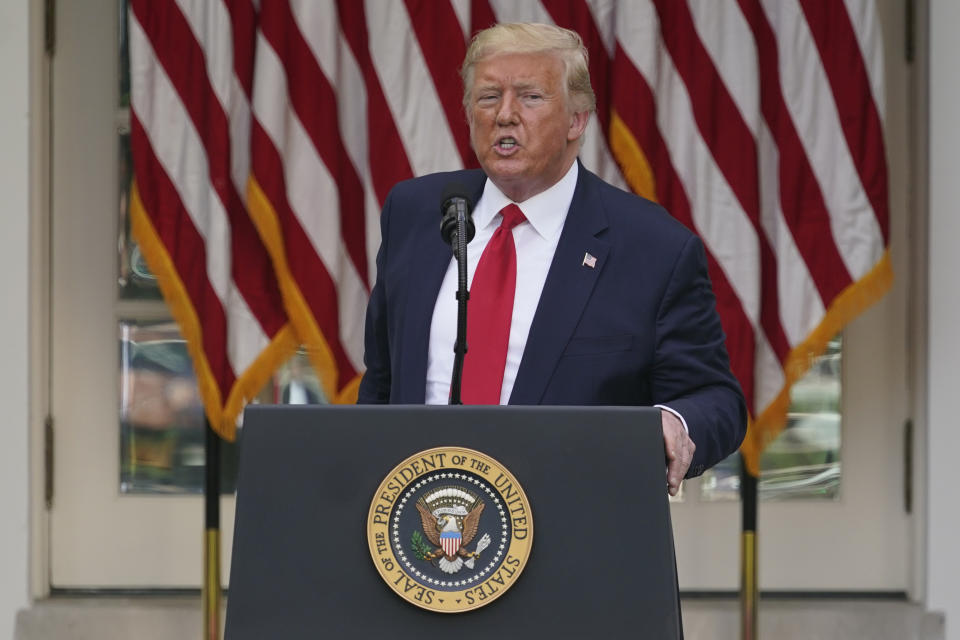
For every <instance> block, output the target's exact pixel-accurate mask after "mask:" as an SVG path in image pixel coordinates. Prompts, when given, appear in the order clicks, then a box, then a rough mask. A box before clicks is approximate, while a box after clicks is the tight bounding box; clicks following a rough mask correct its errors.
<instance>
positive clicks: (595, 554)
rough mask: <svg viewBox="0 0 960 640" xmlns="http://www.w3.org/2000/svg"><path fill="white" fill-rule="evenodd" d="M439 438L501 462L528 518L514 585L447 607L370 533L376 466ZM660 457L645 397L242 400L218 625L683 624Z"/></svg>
mask: <svg viewBox="0 0 960 640" xmlns="http://www.w3.org/2000/svg"><path fill="white" fill-rule="evenodd" d="M440 446H457V447H465V448H469V449H473V450H476V451H479V452H482V453H484V454H486V455H487V456H490V457H491V458H494V459H496V460H497V461H498V462H500V463H502V465H503V466H504V467H506V468H508V469H509V470H510V472H511V473H512V474H513V476H514V477H515V478H516V480H517V481H518V482H519V483H520V485H521V486H522V487H523V490H524V491H525V493H526V497H527V499H528V500H529V505H530V509H531V511H532V520H533V536H532V548H531V551H530V555H529V561H528V562H527V564H526V567H525V568H524V570H523V572H522V573H521V574H520V575H519V576H518V577H517V578H516V581H515V583H514V584H512V586H511V587H510V589H509V590H508V591H506V592H505V593H503V594H502V596H501V597H498V598H497V599H496V600H495V601H493V602H491V603H490V604H488V605H486V606H483V607H481V608H478V609H475V610H472V611H468V612H464V613H456V614H449V613H435V612H433V611H427V610H424V609H421V608H418V607H416V606H414V605H412V604H410V603H409V602H406V601H404V599H402V598H401V597H400V596H398V595H397V594H396V593H394V591H393V590H392V589H391V588H390V587H389V585H388V584H387V583H386V582H385V581H384V579H383V578H381V576H380V574H379V573H378V570H377V568H376V566H375V565H374V562H373V561H372V559H371V551H370V549H369V547H368V541H367V519H368V512H369V511H370V509H371V503H372V501H373V499H374V493H375V492H376V491H377V489H378V487H379V486H380V485H381V483H382V482H383V481H384V478H385V477H386V476H387V474H388V473H390V471H391V470H392V469H394V467H395V466H396V465H397V464H398V463H400V462H401V461H403V460H405V459H407V458H409V457H410V456H411V455H413V454H416V453H418V452H421V451H424V450H428V449H433V448H435V447H440ZM664 469H665V467H664V451H663V436H662V431H661V426H660V412H659V410H658V409H649V408H633V407H597V408H589V407H474V406H455V407H448V406H433V407H424V406H336V407H334V406H331V407H257V406H252V407H249V408H248V409H247V411H246V413H245V416H244V426H243V429H242V431H241V436H240V466H239V477H238V489H237V507H236V508H237V512H236V519H235V530H234V542H233V558H232V569H231V575H230V585H229V598H228V601H227V614H226V634H225V638H226V640H246V639H253V638H256V639H262V638H285V639H296V638H337V639H341V638H343V639H347V638H364V639H369V638H379V637H383V638H388V637H389V638H390V639H391V640H394V639H395V640H406V639H413V638H418V639H419V638H422V637H423V636H424V635H425V634H429V635H430V636H435V637H451V638H452V637H456V638H457V639H458V640H473V639H480V638H484V639H486V640H489V639H490V638H494V637H505V638H585V637H607V638H628V637H633V638H657V639H661V638H677V637H680V636H681V632H680V614H679V600H678V593H677V581H676V565H675V557H674V548H673V534H672V529H671V524H670V511H669V505H668V501H667V492H666V478H665V472H664ZM437 634H439V636H437Z"/></svg>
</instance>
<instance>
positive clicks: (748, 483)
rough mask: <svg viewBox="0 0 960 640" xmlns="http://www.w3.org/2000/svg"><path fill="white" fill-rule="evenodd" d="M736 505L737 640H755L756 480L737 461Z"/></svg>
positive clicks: (756, 599)
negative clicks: (740, 512) (739, 513)
mask: <svg viewBox="0 0 960 640" xmlns="http://www.w3.org/2000/svg"><path fill="white" fill-rule="evenodd" d="M740 501H741V505H742V507H743V525H742V528H741V533H740V637H741V639H742V640H757V637H758V635H757V604H758V600H759V597H758V596H759V589H758V585H757V478H756V476H754V475H753V474H751V473H750V471H748V470H747V465H746V464H745V463H744V461H743V457H742V456H741V458H740Z"/></svg>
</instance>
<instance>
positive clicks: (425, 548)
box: [410, 530, 433, 560]
mask: <svg viewBox="0 0 960 640" xmlns="http://www.w3.org/2000/svg"><path fill="white" fill-rule="evenodd" d="M410 547H411V548H412V549H413V555H415V556H416V557H417V560H426V559H427V555H429V554H430V553H432V552H433V549H431V548H430V546H429V545H428V544H427V542H426V541H425V540H424V539H423V536H422V535H420V532H419V531H416V530H415V531H414V532H413V534H412V535H411V536H410Z"/></svg>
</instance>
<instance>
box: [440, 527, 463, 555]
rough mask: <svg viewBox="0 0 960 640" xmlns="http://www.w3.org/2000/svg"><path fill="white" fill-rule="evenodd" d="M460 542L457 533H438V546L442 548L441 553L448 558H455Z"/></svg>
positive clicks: (459, 536) (458, 533)
mask: <svg viewBox="0 0 960 640" xmlns="http://www.w3.org/2000/svg"><path fill="white" fill-rule="evenodd" d="M460 540H461V535H460V532H459V531H441V532H440V546H441V547H443V552H444V553H445V554H447V555H448V556H450V557H454V556H456V555H457V551H459V550H460Z"/></svg>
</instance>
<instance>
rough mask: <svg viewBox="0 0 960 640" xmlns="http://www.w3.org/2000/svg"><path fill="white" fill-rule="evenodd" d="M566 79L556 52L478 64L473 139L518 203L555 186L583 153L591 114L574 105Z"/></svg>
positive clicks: (482, 158) (482, 160)
mask: <svg viewBox="0 0 960 640" xmlns="http://www.w3.org/2000/svg"><path fill="white" fill-rule="evenodd" d="M563 82H564V78H563V62H562V61H561V60H560V58H559V57H558V56H557V55H555V54H552V53H509V54H501V55H497V56H493V57H491V58H486V59H484V60H481V61H479V62H477V63H476V65H475V66H474V69H473V86H472V88H471V89H470V102H469V107H468V110H467V114H468V120H469V122H470V142H471V144H472V145H473V150H474V152H475V153H476V154H477V160H479V161H480V166H481V167H483V170H484V171H485V172H486V174H487V176H489V177H490V179H491V180H493V183H494V184H495V185H497V187H498V188H499V189H500V190H501V191H503V193H504V194H505V195H506V196H507V197H508V198H510V199H511V200H513V201H514V202H523V201H524V200H526V199H528V198H530V197H532V196H535V195H537V194H538V193H540V192H542V191H545V190H546V189H548V188H550V187H552V186H553V185H555V184H556V183H557V182H559V181H560V178H562V177H563V176H564V174H565V173H566V172H567V170H569V169H570V165H572V164H573V161H574V160H575V159H576V157H577V150H578V147H579V143H578V140H579V138H580V136H581V135H583V130H584V129H585V128H586V126H587V117H588V115H589V113H588V112H586V111H582V112H578V113H577V112H573V111H572V110H571V109H570V108H569V106H568V104H567V102H568V101H567V98H566V91H565V90H564V85H563Z"/></svg>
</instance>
